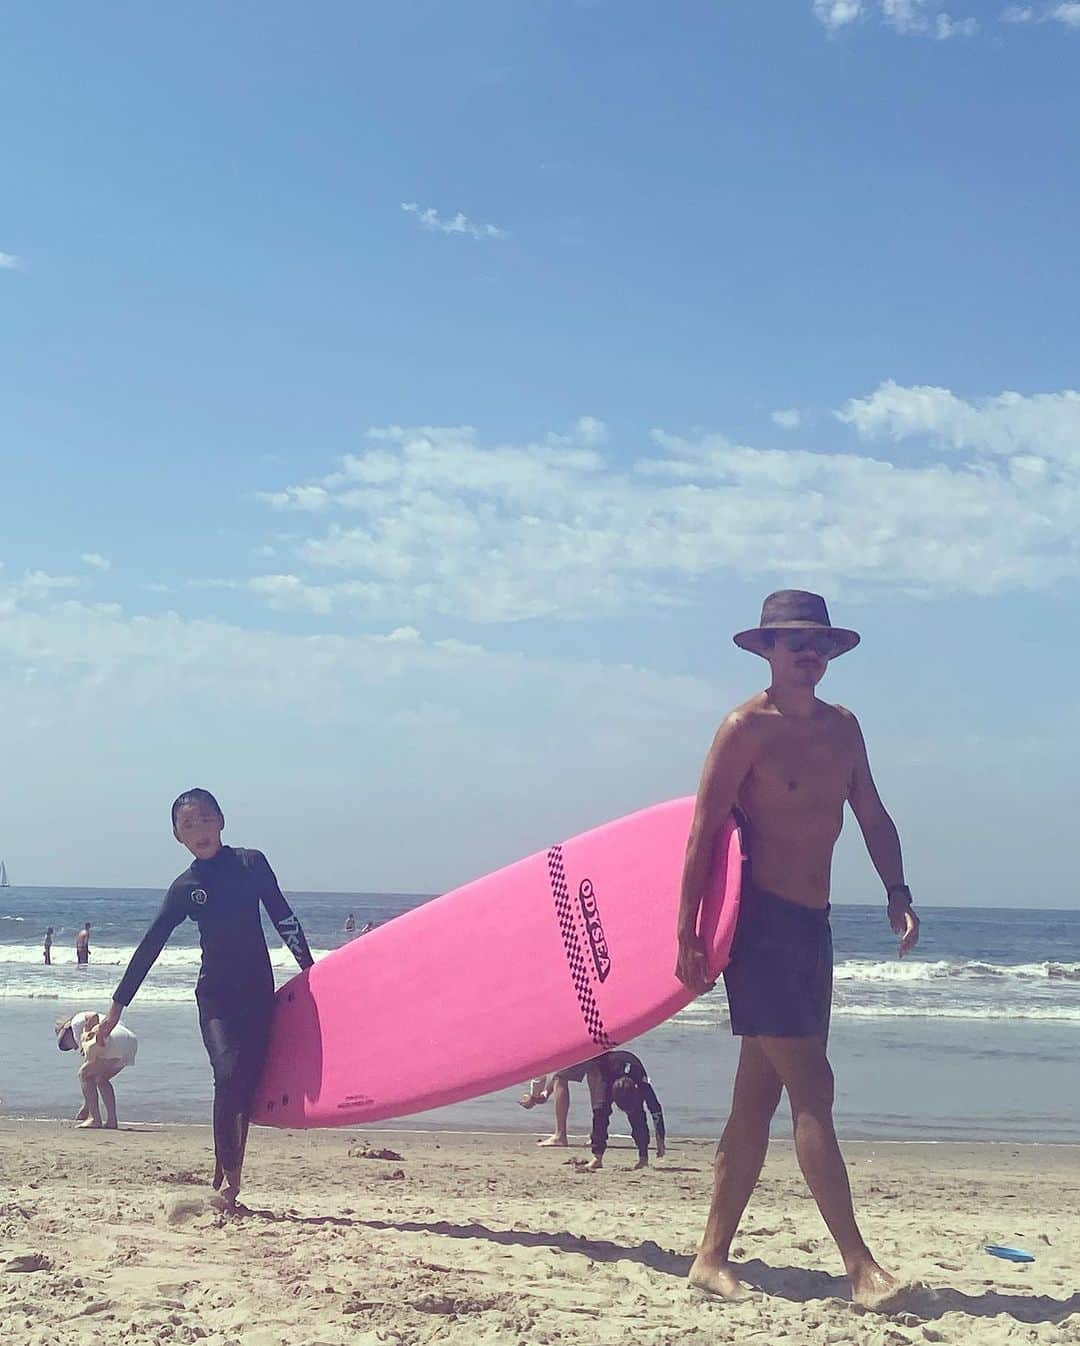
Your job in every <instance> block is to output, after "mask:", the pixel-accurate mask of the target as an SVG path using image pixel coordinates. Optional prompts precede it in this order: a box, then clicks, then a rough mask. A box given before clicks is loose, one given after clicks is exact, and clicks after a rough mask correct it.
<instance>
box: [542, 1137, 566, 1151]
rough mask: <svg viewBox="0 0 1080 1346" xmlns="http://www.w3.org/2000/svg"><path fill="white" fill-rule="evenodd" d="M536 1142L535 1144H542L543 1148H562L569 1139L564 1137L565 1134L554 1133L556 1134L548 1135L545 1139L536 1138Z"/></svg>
mask: <svg viewBox="0 0 1080 1346" xmlns="http://www.w3.org/2000/svg"><path fill="white" fill-rule="evenodd" d="M536 1143H537V1145H542V1146H544V1147H545V1148H551V1147H552V1146H562V1147H563V1148H565V1147H566V1146H567V1145H568V1144H569V1141H568V1140H567V1139H566V1137H565V1136H558V1135H556V1136H548V1138H547V1140H538V1141H537V1142H536Z"/></svg>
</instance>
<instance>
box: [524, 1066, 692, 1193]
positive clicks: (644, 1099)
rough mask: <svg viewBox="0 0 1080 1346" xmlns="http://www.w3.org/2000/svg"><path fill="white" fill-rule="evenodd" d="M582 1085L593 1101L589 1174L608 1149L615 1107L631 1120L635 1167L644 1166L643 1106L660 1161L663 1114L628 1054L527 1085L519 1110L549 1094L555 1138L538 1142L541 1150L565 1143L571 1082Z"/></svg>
mask: <svg viewBox="0 0 1080 1346" xmlns="http://www.w3.org/2000/svg"><path fill="white" fill-rule="evenodd" d="M583 1081H584V1082H586V1083H587V1084H588V1086H589V1098H590V1100H591V1101H592V1116H593V1120H592V1134H591V1136H590V1148H591V1149H592V1155H593V1157H592V1161H591V1163H590V1164H589V1165H588V1168H589V1170H590V1171H591V1172H595V1171H596V1170H597V1169H599V1168H601V1167H602V1166H603V1160H604V1153H605V1151H606V1150H607V1137H608V1125H609V1123H610V1120H611V1105H612V1104H613V1103H614V1104H615V1105H616V1106H617V1107H619V1108H621V1109H622V1110H623V1112H625V1113H626V1115H627V1118H628V1119H629V1122H630V1134H631V1135H632V1136H633V1138H634V1144H635V1145H636V1146H637V1152H638V1162H637V1164H636V1165H635V1167H636V1168H646V1167H647V1166H648V1163H649V1124H648V1122H647V1121H646V1120H645V1109H646V1108H648V1110H649V1112H650V1114H651V1116H652V1119H653V1130H654V1131H655V1133H656V1157H657V1159H663V1157H664V1152H665V1132H664V1111H663V1109H662V1108H661V1106H660V1100H659V1099H658V1098H657V1096H656V1091H655V1089H653V1087H652V1085H651V1084H650V1083H649V1076H648V1073H647V1072H646V1070H645V1067H644V1065H642V1063H641V1059H640V1058H639V1057H637V1056H635V1055H634V1053H633V1052H625V1051H613V1052H604V1053H602V1054H601V1055H600V1056H594V1057H593V1058H592V1059H591V1060H589V1061H582V1062H581V1064H580V1065H576V1066H568V1067H567V1068H566V1069H565V1070H557V1071H556V1072H555V1074H554V1075H552V1076H551V1077H550V1079H543V1078H541V1079H536V1080H533V1081H532V1084H531V1085H530V1087H529V1091H528V1093H526V1094H525V1095H524V1097H523V1098H521V1099H519V1100H518V1101H519V1102H520V1103H521V1106H522V1107H523V1108H531V1107H534V1106H535V1105H536V1104H537V1103H543V1102H544V1101H545V1100H546V1099H548V1098H550V1097H552V1096H554V1099H555V1134H554V1135H552V1136H549V1137H548V1138H547V1140H542V1141H540V1142H538V1143H539V1144H540V1145H543V1146H564V1145H566V1144H567V1136H566V1122H567V1117H568V1116H569V1112H570V1084H571V1082H573V1083H575V1084H581V1083H582V1082H583Z"/></svg>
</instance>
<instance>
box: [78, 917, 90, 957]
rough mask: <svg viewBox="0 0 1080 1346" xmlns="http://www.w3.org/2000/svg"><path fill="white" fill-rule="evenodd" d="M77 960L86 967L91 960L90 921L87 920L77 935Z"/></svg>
mask: <svg viewBox="0 0 1080 1346" xmlns="http://www.w3.org/2000/svg"><path fill="white" fill-rule="evenodd" d="M75 961H76V962H77V963H78V965H79V966H80V967H85V966H86V965H87V963H89V961H90V922H89V921H87V922H86V924H85V925H84V926H83V928H82V929H81V930H80V931H79V933H78V934H77V935H76V936H75Z"/></svg>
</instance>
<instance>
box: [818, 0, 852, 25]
mask: <svg viewBox="0 0 1080 1346" xmlns="http://www.w3.org/2000/svg"><path fill="white" fill-rule="evenodd" d="M862 12H863V3H862V0H814V14H815V16H816V18H817V19H818V21H819V22H820V23H823V24H824V25H825V27H826V28H828V29H830V30H833V29H836V28H843V27H844V26H845V25H846V24H849V23H854V22H855V20H856V19H857V18H858V17H859V16H860V15H861V14H862Z"/></svg>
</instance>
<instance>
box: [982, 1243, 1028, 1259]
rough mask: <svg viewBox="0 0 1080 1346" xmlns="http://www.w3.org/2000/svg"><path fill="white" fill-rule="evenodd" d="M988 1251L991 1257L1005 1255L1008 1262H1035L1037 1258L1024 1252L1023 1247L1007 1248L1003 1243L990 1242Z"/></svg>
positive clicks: (987, 1247)
mask: <svg viewBox="0 0 1080 1346" xmlns="http://www.w3.org/2000/svg"><path fill="white" fill-rule="evenodd" d="M985 1251H986V1252H988V1253H989V1254H990V1256H991V1257H1004V1258H1005V1260H1006V1261H1007V1262H1034V1261H1035V1258H1034V1257H1033V1256H1032V1255H1031V1253H1026V1252H1024V1250H1023V1248H1006V1247H1005V1246H1004V1245H1003V1244H1001V1243H988V1244H987V1245H986V1249H985Z"/></svg>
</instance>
